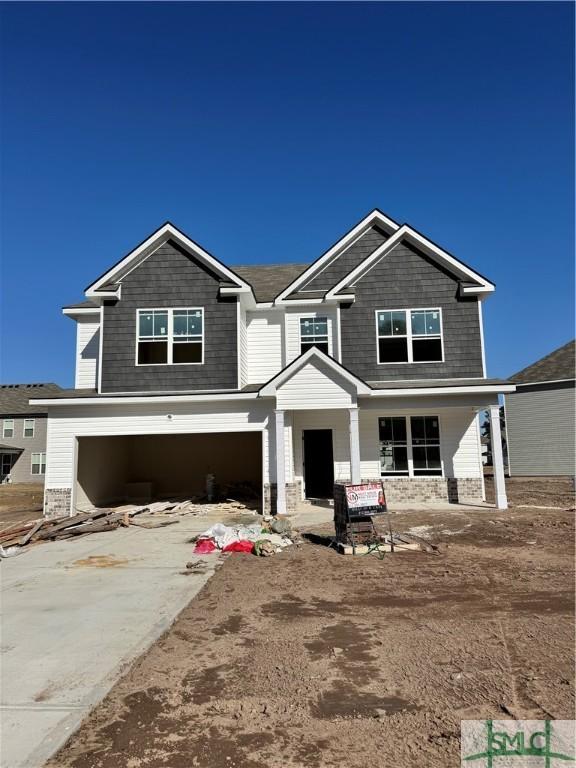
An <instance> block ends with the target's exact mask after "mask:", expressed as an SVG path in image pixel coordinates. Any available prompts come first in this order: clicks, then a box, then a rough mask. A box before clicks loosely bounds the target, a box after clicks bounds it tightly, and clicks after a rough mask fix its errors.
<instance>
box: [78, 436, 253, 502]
mask: <svg viewBox="0 0 576 768" xmlns="http://www.w3.org/2000/svg"><path fill="white" fill-rule="evenodd" d="M208 475H214V479H215V485H216V489H217V492H219V493H220V494H230V497H232V498H234V490H235V486H236V487H237V488H236V490H237V491H238V494H237V496H238V497H239V496H240V495H241V494H242V493H246V486H249V488H250V489H253V491H254V493H255V496H254V498H252V499H249V500H246V501H247V503H249V504H250V506H252V505H253V506H254V508H255V509H258V510H261V508H262V506H261V504H262V435H261V433H260V432H227V433H217V434H185V435H123V436H114V437H80V438H78V472H77V481H76V499H75V507H76V509H77V510H78V511H82V512H84V511H88V510H90V509H93V508H94V507H105V506H111V505H113V504H122V503H125V502H142V503H147V502H149V501H161V500H164V499H170V500H172V499H179V498H182V499H184V498H186V499H188V498H194V497H196V498H200V497H203V496H205V494H206V483H207V476H208ZM242 500H243V501H244V500H245V498H243V499H242Z"/></svg>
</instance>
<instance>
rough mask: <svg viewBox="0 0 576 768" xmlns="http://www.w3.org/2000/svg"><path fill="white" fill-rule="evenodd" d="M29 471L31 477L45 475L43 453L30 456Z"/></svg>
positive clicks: (44, 457)
mask: <svg viewBox="0 0 576 768" xmlns="http://www.w3.org/2000/svg"><path fill="white" fill-rule="evenodd" d="M30 471H31V473H32V474H33V475H45V474H46V454H45V453H33V454H32V457H31V464H30Z"/></svg>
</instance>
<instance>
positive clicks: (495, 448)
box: [488, 405, 508, 509]
mask: <svg viewBox="0 0 576 768" xmlns="http://www.w3.org/2000/svg"><path fill="white" fill-rule="evenodd" d="M488 410H489V411H490V435H491V437H492V467H493V470H494V498H495V500H496V506H497V507H498V509H508V499H507V498H506V483H505V480H504V456H503V453H502V433H501V431H500V406H498V405H491V406H490V408H489V409H488Z"/></svg>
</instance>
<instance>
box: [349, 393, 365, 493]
mask: <svg viewBox="0 0 576 768" xmlns="http://www.w3.org/2000/svg"><path fill="white" fill-rule="evenodd" d="M348 423H349V429H350V480H351V481H352V483H353V484H354V485H358V483H361V482H362V473H361V470H360V429H359V426H358V408H349V409H348Z"/></svg>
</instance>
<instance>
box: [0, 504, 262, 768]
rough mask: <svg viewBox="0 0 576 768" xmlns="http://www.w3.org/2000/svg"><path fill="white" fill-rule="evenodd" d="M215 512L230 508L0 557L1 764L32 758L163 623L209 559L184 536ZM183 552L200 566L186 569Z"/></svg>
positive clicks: (192, 589)
mask: <svg viewBox="0 0 576 768" xmlns="http://www.w3.org/2000/svg"><path fill="white" fill-rule="evenodd" d="M160 519H164V518H160ZM256 519H258V518H246V517H243V522H254V521H255V520H256ZM234 520H235V521H236V518H234ZM219 521H220V522H225V523H227V522H231V521H232V518H231V517H230V516H228V517H227V519H222V518H219V519H212V518H211V517H192V516H186V517H182V518H180V522H179V523H178V524H177V525H172V526H169V527H166V528H160V529H155V530H146V529H143V528H135V527H131V528H129V529H122V528H120V529H118V530H116V531H113V532H110V533H99V534H93V535H91V536H86V537H84V538H82V539H79V540H74V539H72V540H64V541H60V542H49V543H45V544H40V545H38V546H36V547H34V548H33V549H31V550H30V551H28V552H26V553H24V554H22V555H19V556H17V557H14V558H10V559H5V560H3V561H2V562H1V564H0V575H1V580H2V624H1V630H2V633H1V652H2V656H1V661H2V666H1V711H0V717H1V742H0V743H1V752H0V765H2V766H3V768H39V767H40V766H42V765H43V763H44V762H45V760H47V758H48V757H49V756H50V755H52V754H53V753H54V752H55V751H56V750H57V749H58V748H59V747H60V746H61V745H62V744H63V743H64V742H65V741H66V739H67V738H68V737H69V736H70V734H71V733H73V732H74V730H76V728H77V727H78V726H79V724H80V722H81V721H82V719H83V718H84V717H85V716H86V715H87V714H88V712H89V711H90V710H91V709H92V708H93V707H94V705H95V704H96V703H98V701H100V700H101V699H102V698H103V697H104V696H105V694H106V693H107V692H108V691H109V690H110V688H111V687H112V685H113V684H114V683H115V682H116V680H117V679H118V678H119V677H120V675H121V674H122V673H123V672H124V671H125V669H126V667H127V665H128V664H129V663H130V662H132V661H133V660H134V659H135V658H136V657H137V656H139V655H140V654H141V653H142V652H143V651H145V650H146V649H147V648H148V647H149V646H150V645H151V644H152V643H153V642H154V641H155V640H156V639H157V638H158V637H159V636H160V635H161V634H162V633H163V632H164V630H166V629H167V628H168V627H169V626H170V625H171V624H172V622H173V621H174V619H175V618H176V616H177V615H178V614H179V613H180V611H181V610H182V609H183V608H184V607H185V606H186V605H187V603H188V602H189V601H190V599H191V598H192V597H194V595H195V594H196V593H197V592H198V591H199V590H200V588H201V587H202V586H203V585H204V584H205V583H206V581H207V580H208V579H209V578H210V576H211V575H212V573H213V572H214V569H215V567H216V565H217V563H218V562H219V557H218V556H217V555H207V556H204V557H198V556H195V555H193V554H192V549H193V545H192V544H190V543H188V540H189V539H190V538H191V537H192V536H193V535H194V534H195V533H200V532H202V531H203V530H205V529H206V528H208V527H209V526H210V525H212V524H213V523H214V522H219ZM190 560H192V561H196V560H198V561H203V563H204V564H203V565H202V566H199V570H200V571H201V572H199V573H198V572H196V571H186V567H185V566H186V563H187V562H188V561H190Z"/></svg>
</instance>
